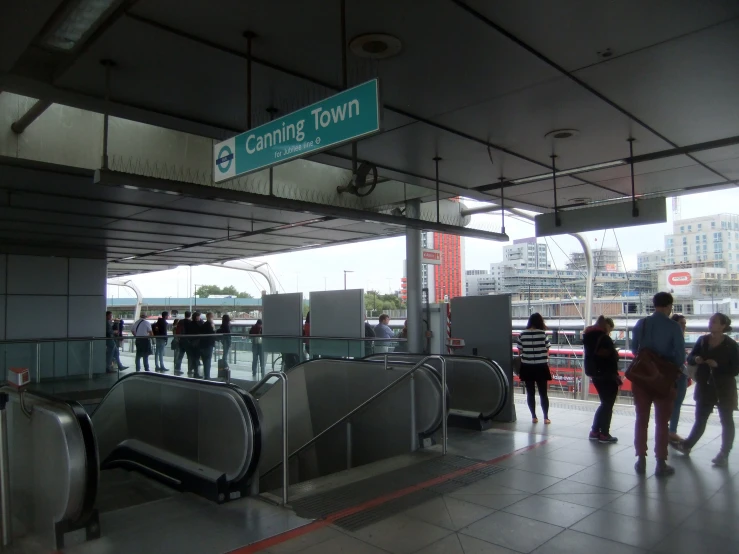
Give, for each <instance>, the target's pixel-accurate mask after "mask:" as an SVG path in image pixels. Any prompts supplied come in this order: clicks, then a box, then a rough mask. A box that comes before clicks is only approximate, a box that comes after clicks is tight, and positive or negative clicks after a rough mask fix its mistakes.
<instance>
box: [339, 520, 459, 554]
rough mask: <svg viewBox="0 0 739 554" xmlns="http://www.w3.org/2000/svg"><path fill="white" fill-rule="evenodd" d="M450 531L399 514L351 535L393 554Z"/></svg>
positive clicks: (405, 553)
mask: <svg viewBox="0 0 739 554" xmlns="http://www.w3.org/2000/svg"><path fill="white" fill-rule="evenodd" d="M450 533H451V531H449V530H448V529H444V528H442V527H438V526H436V525H431V524H430V523H426V522H424V521H420V520H418V519H414V518H411V517H407V516H404V515H398V516H394V517H391V518H388V519H385V520H383V521H380V522H378V523H375V524H373V525H370V526H368V527H365V528H364V529H360V530H359V531H356V532H354V533H350V535H351V536H353V537H355V538H357V539H360V540H363V541H365V542H368V543H369V544H372V545H374V546H377V547H378V548H382V549H383V550H387V551H388V552H392V553H393V554H409V553H410V552H415V551H416V550H420V549H421V548H423V547H425V546H428V545H429V544H431V543H433V542H436V541H438V540H439V539H441V538H443V537H445V536H447V535H449V534H450Z"/></svg>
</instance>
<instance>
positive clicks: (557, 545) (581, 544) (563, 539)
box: [534, 529, 647, 554]
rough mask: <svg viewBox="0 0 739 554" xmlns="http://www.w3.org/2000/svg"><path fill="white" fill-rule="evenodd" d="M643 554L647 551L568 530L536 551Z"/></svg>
mask: <svg viewBox="0 0 739 554" xmlns="http://www.w3.org/2000/svg"><path fill="white" fill-rule="evenodd" d="M580 552H582V553H588V554H596V553H597V554H643V553H646V552H647V551H646V550H642V549H641V548H636V547H633V546H629V545H626V544H622V543H618V542H614V541H609V540H607V539H602V538H600V537H594V536H592V535H586V534H585V533H578V532H577V531H573V530H571V529H567V530H566V531H564V532H563V533H560V534H559V535H557V536H556V537H554V538H553V539H552V540H550V541H549V542H547V543H546V544H544V545H542V546H540V547H539V548H537V549H536V550H534V554H579V553H580Z"/></svg>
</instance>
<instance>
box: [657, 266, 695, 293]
mask: <svg viewBox="0 0 739 554" xmlns="http://www.w3.org/2000/svg"><path fill="white" fill-rule="evenodd" d="M695 271H696V270H694V269H665V270H662V271H660V272H659V290H661V291H665V292H670V293H672V295H673V296H674V297H676V298H685V297H689V296H692V295H693V284H694V283H693V282H694V281H695V279H696V278H697V275H696V274H695Z"/></svg>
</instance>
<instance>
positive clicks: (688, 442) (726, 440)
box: [685, 402, 736, 452]
mask: <svg viewBox="0 0 739 554" xmlns="http://www.w3.org/2000/svg"><path fill="white" fill-rule="evenodd" d="M712 413H713V405H711V404H701V403H699V402H696V404H695V423H694V424H693V429H692V430H691V431H690V435H689V436H688V438H687V439H685V446H687V447H688V448H693V447H694V446H695V445H696V443H697V442H698V441H699V440H700V438H701V437H702V436H703V433H704V432H705V430H706V423H708V417H709V416H710V415H711V414H712ZM718 417H719V418H720V419H721V450H722V451H723V452H729V451H730V450H731V447H732V446H734V435H735V433H736V430H735V429H734V410H732V409H731V408H725V407H722V406H719V407H718Z"/></svg>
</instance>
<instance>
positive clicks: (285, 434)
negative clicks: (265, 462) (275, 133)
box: [252, 371, 290, 506]
mask: <svg viewBox="0 0 739 554" xmlns="http://www.w3.org/2000/svg"><path fill="white" fill-rule="evenodd" d="M272 377H275V378H277V379H279V380H281V381H282V425H281V429H282V462H281V463H282V505H283V506H287V495H288V488H289V486H290V483H289V477H288V466H287V463H288V460H289V457H288V454H287V452H288V447H287V437H288V419H287V418H288V405H287V398H288V397H287V374H286V373H284V372H282V371H270V372H269V373H267V375H265V376H264V378H263V379H262V380H261V381H259V383H257V384H256V385H255V386H254V387H253V388H252V390H254V389H257V388H259V387H261V386H263V385H264V384H265V383H266V382H267V381H269V380H270V379H271V378H272ZM278 465H279V464H278ZM275 467H277V466H275ZM273 469H274V468H273ZM270 471H272V470H270Z"/></svg>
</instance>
